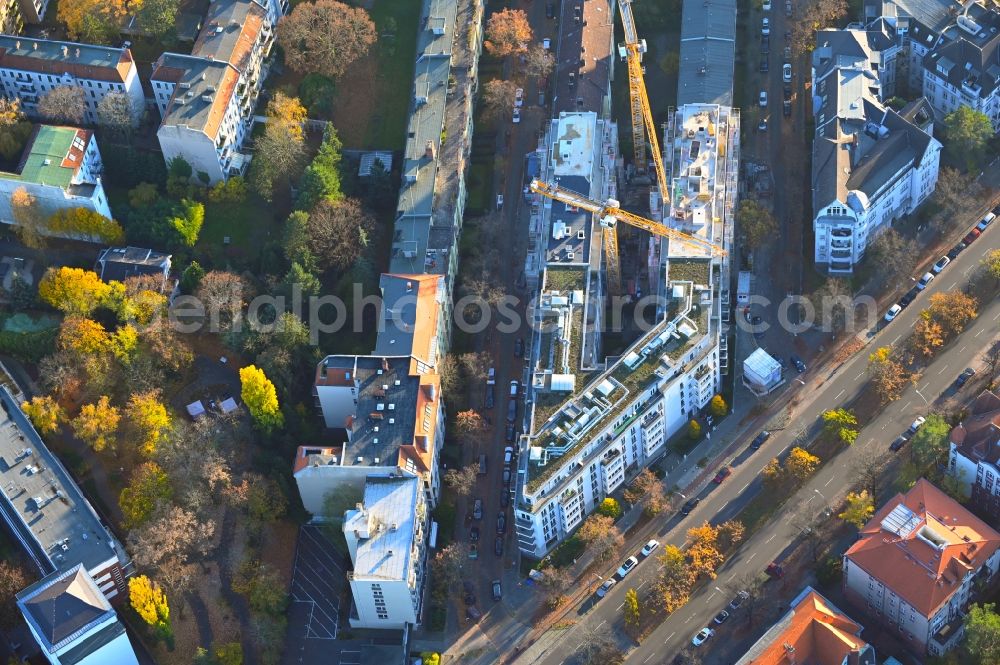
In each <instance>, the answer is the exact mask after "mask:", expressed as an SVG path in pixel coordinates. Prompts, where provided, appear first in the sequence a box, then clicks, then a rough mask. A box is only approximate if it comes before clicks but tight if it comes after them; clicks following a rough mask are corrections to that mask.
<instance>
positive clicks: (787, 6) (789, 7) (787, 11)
mask: <svg viewBox="0 0 1000 665" xmlns="http://www.w3.org/2000/svg"><path fill="white" fill-rule="evenodd" d="M785 16H787V17H789V18H791V16H792V0H785Z"/></svg>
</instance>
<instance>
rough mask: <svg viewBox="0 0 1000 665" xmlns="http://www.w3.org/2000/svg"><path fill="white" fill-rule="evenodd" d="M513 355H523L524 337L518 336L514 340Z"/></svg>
mask: <svg viewBox="0 0 1000 665" xmlns="http://www.w3.org/2000/svg"><path fill="white" fill-rule="evenodd" d="M514 355H515V356H517V357H518V358H520V357H521V356H523V355H524V338H523V337H518V338H517V339H516V340H514Z"/></svg>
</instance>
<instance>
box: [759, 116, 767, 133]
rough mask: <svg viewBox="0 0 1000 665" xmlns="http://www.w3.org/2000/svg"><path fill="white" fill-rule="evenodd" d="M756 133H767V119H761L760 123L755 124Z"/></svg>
mask: <svg viewBox="0 0 1000 665" xmlns="http://www.w3.org/2000/svg"><path fill="white" fill-rule="evenodd" d="M757 131H758V132H766V131H767V118H761V119H760V122H758V123H757Z"/></svg>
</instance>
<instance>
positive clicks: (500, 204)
mask: <svg viewBox="0 0 1000 665" xmlns="http://www.w3.org/2000/svg"><path fill="white" fill-rule="evenodd" d="M502 209H503V194H497V210H502ZM491 371H492V368H491ZM490 378H493V377H492V376H491V377H490Z"/></svg>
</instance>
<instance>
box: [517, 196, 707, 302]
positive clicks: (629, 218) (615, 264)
mask: <svg viewBox="0 0 1000 665" xmlns="http://www.w3.org/2000/svg"><path fill="white" fill-rule="evenodd" d="M531 191H533V192H535V193H537V194H541V195H542V196H545V197H547V198H550V199H552V200H554V201H559V202H560V203H563V204H565V205H568V206H573V207H574V208H579V209H580V210H586V211H587V212H589V213H593V214H595V215H597V216H598V218H599V219H600V222H601V227H602V229H603V232H602V235H603V236H604V254H605V259H606V261H607V264H606V268H607V272H608V291H609V292H610V293H611V295H618V294H620V293H621V266H620V264H619V259H618V236H617V234H616V232H615V227H616V226H617V224H618V222H625V223H626V224H628V225H629V226H634V227H636V228H639V229H642V230H643V231H648V232H649V233H652V234H653V235H656V236H660V237H662V238H669V239H670V240H672V241H675V242H678V243H680V244H681V245H684V246H685V247H689V248H691V249H696V250H698V251H701V252H705V253H707V254H708V255H709V256H725V255H726V250H725V249H723V248H722V247H720V246H719V245H716V244H715V243H713V242H709V241H708V240H705V239H703V238H699V237H698V236H693V235H690V234H688V233H684V232H683V231H678V230H677V229H672V228H670V227H669V226H664V225H663V224H660V223H659V222H654V221H653V220H651V219H646V218H645V217H640V216H639V215H633V214H632V213H630V212H628V211H626V210H622V209H621V208H620V207H618V201H615V200H614V199H608V201H607V202H606V203H598V202H597V201H594V200H593V199H591V198H590V197H587V196H584V195H583V194H580V193H579V192H574V191H573V190H571V189H566V188H565V187H560V186H559V185H556V184H553V183H546V182H542V181H541V180H539V179H537V178H534V179H532V181H531Z"/></svg>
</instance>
